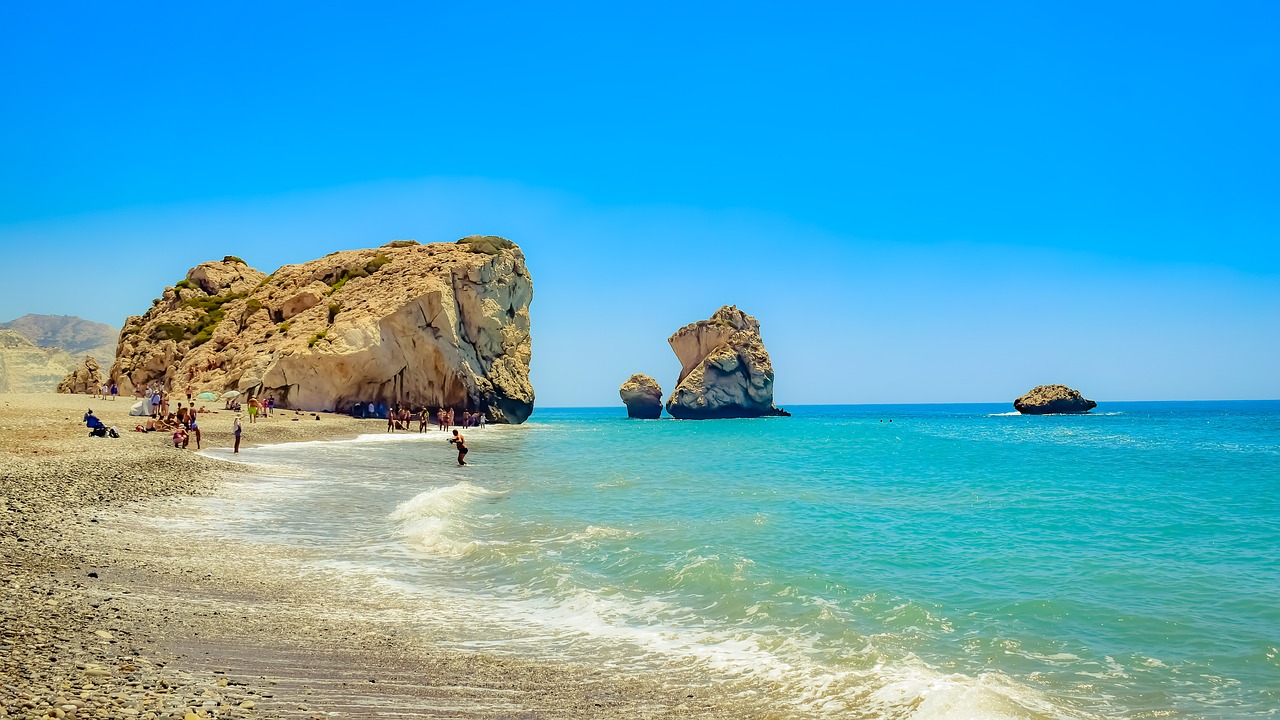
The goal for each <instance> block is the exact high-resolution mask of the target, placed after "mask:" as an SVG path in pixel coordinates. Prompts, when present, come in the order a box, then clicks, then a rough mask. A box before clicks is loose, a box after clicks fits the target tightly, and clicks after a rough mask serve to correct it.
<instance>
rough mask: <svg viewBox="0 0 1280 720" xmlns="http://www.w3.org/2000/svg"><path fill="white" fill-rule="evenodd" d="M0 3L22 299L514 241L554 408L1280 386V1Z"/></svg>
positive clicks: (0, 185) (10, 232) (14, 253)
mask: <svg viewBox="0 0 1280 720" xmlns="http://www.w3.org/2000/svg"><path fill="white" fill-rule="evenodd" d="M264 5H268V4H262V3H253V4H249V3H235V2H227V3H219V4H216V6H208V7H185V6H180V4H178V5H175V4H173V3H165V4H160V3H155V4H147V3H130V4H128V5H127V6H118V5H103V4H100V3H96V4H95V3H17V2H0V138H3V140H2V141H0V249H2V250H3V256H4V261H3V262H2V263H0V320H8V319H12V318H14V317H17V316H20V315H23V314H25V313H28V312H34V313H47V314H70V315H79V316H81V317H85V318H88V319H91V320H97V321H101V322H107V323H110V324H112V325H116V326H119V325H121V324H122V323H123V321H124V318H125V317H127V316H128V315H134V314H140V313H141V312H143V311H144V310H145V309H147V308H148V307H149V306H150V301H151V298H154V297H156V296H158V295H159V294H160V292H161V291H162V290H163V287H164V286H165V285H171V284H172V283H174V282H175V281H177V280H178V279H180V278H182V277H183V276H184V274H185V272H186V270H187V268H189V267H191V266H193V265H195V264H197V263H199V262H202V261H204V260H209V259H217V258H221V257H222V256H223V255H227V254H234V255H238V256H240V257H243V258H244V259H245V260H246V261H248V262H249V263H250V264H251V265H253V266H255V267H258V268H260V269H263V270H265V271H268V272H269V271H271V270H274V269H275V268H276V267H278V266H280V265H282V264H286V263H295V262H303V261H306V260H310V259H313V258H315V257H319V256H321V255H324V254H326V253H328V252H331V251H334V250H338V249H347V248H358V247H371V246H376V245H381V244H383V243H385V242H388V241H390V240H393V239H405V238H413V239H417V240H419V241H422V242H437V241H452V240H455V239H457V238H459V237H462V236H465V235H470V234H476V233H481V234H497V235H502V236H505V237H508V238H510V239H512V240H514V241H516V242H517V243H519V244H520V246H521V247H522V248H523V250H524V252H525V255H526V256H527V258H528V264H529V267H530V270H531V273H532V275H533V279H534V288H535V295H534V301H533V305H532V307H531V315H532V319H533V336H534V356H533V367H532V379H533V382H534V386H535V388H536V391H537V395H538V404H539V405H543V406H587V405H614V404H617V403H618V397H617V388H618V386H619V385H620V384H621V383H622V382H623V381H624V380H625V379H626V378H627V377H628V376H629V375H630V374H632V373H633V372H643V373H647V374H650V375H653V376H654V377H655V378H657V379H658V380H659V382H660V383H661V384H662V385H663V387H664V388H665V389H667V390H670V389H671V387H672V385H673V384H674V382H675V379H676V376H677V375H678V372H679V364H678V362H677V361H676V359H675V356H674V354H673V353H672V352H671V350H670V348H669V346H668V345H667V343H666V339H667V337H668V336H669V335H670V334H671V333H672V332H673V331H675V330H676V329H677V328H679V327H680V326H682V325H684V324H686V323H689V322H692V321H694V320H698V319H702V318H706V317H709V316H710V314H711V313H712V312H714V311H715V310H716V309H717V308H718V307H720V306H721V305H724V304H736V305H738V306H739V307H740V308H742V309H744V310H746V311H747V312H749V313H751V314H753V315H755V316H756V317H757V318H759V319H760V321H761V324H762V333H763V337H764V340H765V343H766V346H767V347H768V349H769V352H770V355H771V356H772V359H773V363H774V367H775V370H776V374H777V379H776V386H775V387H776V400H777V402H778V404H780V405H782V406H786V405H787V404H817V403H881V402H987V401H990V402H1006V401H1012V399H1013V398H1014V397H1017V396H1018V395H1020V394H1022V393H1023V392H1025V391H1026V390H1027V389H1029V388H1030V387H1032V386H1033V385H1037V384H1041V383H1051V382H1062V383H1066V384H1069V385H1071V386H1073V387H1076V388H1078V389H1080V390H1081V391H1082V392H1084V394H1085V395H1086V396H1087V397H1092V398H1094V399H1097V400H1100V401H1107V400H1112V401H1117V400H1143V399H1151V400H1161V399H1241V398H1280V370H1278V369H1277V368H1280V133H1277V132H1275V128H1277V127H1280V93H1278V92H1277V88H1280V45H1278V44H1277V43H1276V42H1275V38H1276V37H1277V36H1280V35H1278V33H1280V5H1276V4H1274V3H1264V2H1258V3H1247V2H1236V3H1232V2H1214V3H1209V2H1204V3H1187V2H1163V3H1091V2H1072V3H1065V2H1045V3H1022V2H1009V3H1000V2H993V3H983V4H981V6H978V7H975V6H971V5H975V4H956V3H913V2H903V3H857V2H847V3H831V4H822V3H805V2H798V3H787V4H786V5H785V6H772V5H769V6H767V5H763V4H759V5H756V4H744V3H733V4H729V3H696V4H695V3H661V2H656V3H645V4H643V5H639V4H635V5H625V4H616V3H613V4H611V3H582V4H572V3H554V4H553V3H543V4H505V3H486V4H475V3H449V4H443V3H406V4H402V5H400V4H383V3H377V2H365V3H360V4H346V5H344V4H327V3H321V4H317V3H306V4H303V3H271V4H269V7H264Z"/></svg>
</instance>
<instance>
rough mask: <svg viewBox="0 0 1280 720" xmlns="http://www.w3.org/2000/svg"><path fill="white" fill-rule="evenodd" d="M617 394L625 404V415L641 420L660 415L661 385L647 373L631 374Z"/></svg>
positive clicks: (652, 418) (655, 418) (655, 417)
mask: <svg viewBox="0 0 1280 720" xmlns="http://www.w3.org/2000/svg"><path fill="white" fill-rule="evenodd" d="M618 395H619V396H621V397H622V402H624V403H626V405H627V417H629V418H639V419H641V420H657V419H658V418H660V417H662V387H661V386H659V385H658V381H657V380H654V379H653V378H651V377H649V376H648V375H640V374H636V375H632V376H631V377H630V378H628V379H627V381H626V382H624V383H622V387H620V388H618Z"/></svg>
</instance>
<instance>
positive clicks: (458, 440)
mask: <svg viewBox="0 0 1280 720" xmlns="http://www.w3.org/2000/svg"><path fill="white" fill-rule="evenodd" d="M449 442H451V443H454V444H456V445H457V446H458V464H459V465H466V464H467V461H466V457H467V452H468V451H467V440H466V438H464V437H462V435H461V434H460V433H459V432H458V431H457V430H454V431H453V437H451V438H449Z"/></svg>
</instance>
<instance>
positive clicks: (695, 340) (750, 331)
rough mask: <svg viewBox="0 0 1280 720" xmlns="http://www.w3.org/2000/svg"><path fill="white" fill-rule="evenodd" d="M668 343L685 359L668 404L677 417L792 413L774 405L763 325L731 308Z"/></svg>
mask: <svg viewBox="0 0 1280 720" xmlns="http://www.w3.org/2000/svg"><path fill="white" fill-rule="evenodd" d="M668 342H669V343H671V349H672V350H674V351H675V353H676V357H678V358H680V364H681V369H680V380H679V382H678V383H677V384H676V389H675V391H674V392H672V393H671V397H670V398H668V400H667V412H668V413H670V414H671V416H672V417H675V418H682V419H694V420H704V419H711V418H744V417H761V416H765V415H787V414H788V413H787V412H785V411H783V410H779V409H778V408H776V407H774V406H773V364H772V363H771V362H769V353H768V352H766V351H765V349H764V342H763V341H762V340H761V339H760V323H759V322H757V321H756V319H755V318H753V317H751V316H750V315H748V314H746V313H744V312H742V311H741V310H739V309H738V308H737V307H735V306H730V305H726V306H724V307H722V308H720V309H719V310H717V311H716V312H715V314H714V315H712V316H711V319H710V320H699V321H698V322H695V323H693V324H691V325H686V326H684V327H682V328H680V329H679V330H677V331H676V333H675V334H674V335H672V336H671V337H670V338H669V339H668Z"/></svg>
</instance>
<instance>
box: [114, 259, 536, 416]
mask: <svg viewBox="0 0 1280 720" xmlns="http://www.w3.org/2000/svg"><path fill="white" fill-rule="evenodd" d="M532 298H533V284H532V281H531V279H530V277H529V273H528V270H527V269H526V268H525V262H524V255H523V253H521V251H520V248H518V247H516V245H515V243H512V242H511V241H509V240H505V239H503V238H498V237H493V236H472V237H468V238H463V239H462V240H459V241H458V242H456V243H435V244H430V245H419V244H418V243H416V242H413V241H396V242H392V243H388V244H387V245H384V246H383V247H380V248H376V249H370V250H348V251H344V252H335V253H330V254H329V255H326V256H325V257H323V258H320V259H318V260H312V261H310V262H307V263H302V264H300V265H286V266H284V267H282V268H280V269H279V270H276V271H275V272H274V273H272V274H271V275H266V274H264V273H262V272H259V271H257V270H254V269H253V268H250V267H249V266H248V265H246V264H245V263H244V261H243V260H240V259H239V258H235V257H227V258H224V259H223V260H221V261H217V262H207V263H202V264H201V265H199V266H197V267H195V268H192V269H191V270H190V271H189V272H188V273H187V277H186V278H185V279H184V280H182V281H181V282H179V283H177V284H176V285H175V286H174V287H170V288H166V289H165V291H164V294H163V295H162V296H161V297H160V298H158V299H156V300H155V301H153V304H152V308H151V309H150V310H148V311H147V312H146V313H145V314H144V315H142V316H139V317H131V318H129V320H128V321H127V322H126V324H125V327H124V329H123V330H122V331H121V332H120V344H119V351H118V354H117V357H116V364H115V366H114V368H113V369H112V378H113V379H114V380H115V381H116V382H118V383H119V384H120V391H121V393H122V394H129V393H131V392H132V391H133V389H134V388H135V387H146V386H148V385H151V384H158V383H162V382H163V383H165V384H166V385H167V386H168V387H169V388H171V389H172V390H175V391H179V392H185V391H186V389H187V388H188V387H190V388H191V389H192V391H193V392H195V393H199V392H202V391H206V390H208V391H211V392H215V393H221V392H223V391H226V390H239V391H240V392H243V393H247V394H250V395H265V394H267V393H268V392H270V393H273V394H274V395H275V397H276V400H277V402H278V403H279V404H281V405H282V406H283V407H287V408H297V409H304V410H340V411H341V410H347V409H349V408H350V407H351V406H352V404H354V403H356V402H364V403H367V402H375V403H386V404H388V405H390V404H409V405H414V406H422V405H425V406H427V407H429V408H437V407H441V406H443V407H452V408H455V409H457V410H458V411H459V412H461V411H462V410H464V409H467V410H472V411H480V412H484V413H485V414H487V415H488V416H489V418H490V419H491V420H493V421H494V422H512V423H519V422H523V421H524V420H525V419H526V418H527V417H528V416H529V413H530V412H532V410H533V387H532V386H531V385H530V384H529V357H530V338H529V302H530V300H532Z"/></svg>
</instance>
